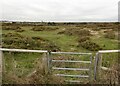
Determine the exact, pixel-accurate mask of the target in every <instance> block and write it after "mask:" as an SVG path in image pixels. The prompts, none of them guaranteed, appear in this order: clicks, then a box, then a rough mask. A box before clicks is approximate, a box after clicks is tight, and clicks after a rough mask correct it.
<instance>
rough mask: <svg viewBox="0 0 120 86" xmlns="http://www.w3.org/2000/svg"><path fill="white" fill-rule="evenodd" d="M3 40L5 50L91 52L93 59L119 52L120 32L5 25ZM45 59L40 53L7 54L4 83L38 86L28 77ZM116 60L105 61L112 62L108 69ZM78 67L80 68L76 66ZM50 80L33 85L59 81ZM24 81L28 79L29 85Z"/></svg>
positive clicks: (111, 26)
mask: <svg viewBox="0 0 120 86" xmlns="http://www.w3.org/2000/svg"><path fill="white" fill-rule="evenodd" d="M40 24H41V23H40ZM82 38H83V39H82ZM2 40H3V41H2V47H4V48H19V49H23V48H24V49H38V50H50V51H63V52H91V53H93V55H94V54H95V53H96V52H97V51H98V50H115V49H119V48H118V43H119V41H118V29H117V24H116V23H96V24H94V23H88V24H80V23H76V24H62V23H60V24H59V23H58V24H57V23H56V24H55V25H48V24H47V23H45V25H44V24H43V25H35V24H33V25H27V24H17V23H12V24H10V23H3V24H2ZM42 56H43V55H42V54H38V53H10V52H9V53H8V52H4V57H5V58H4V62H5V63H4V69H5V71H4V72H5V73H4V74H3V75H4V76H3V83H29V82H30V83H34V82H31V80H28V78H26V77H27V76H28V75H29V74H30V73H31V72H32V71H34V70H35V69H36V65H37V64H38V63H39V59H41V57H42ZM116 56H117V54H116V55H113V57H116ZM88 59H89V58H87V60H88ZM116 59H117V58H111V59H110V58H106V59H104V61H106V60H107V61H108V62H107V63H106V62H104V65H109V64H110V63H114V62H115V61H116ZM82 60H85V58H82ZM93 61H94V58H93ZM108 63H109V64H108ZM15 64H16V65H15ZM40 65H41V64H40ZM64 65H71V64H64ZM77 65H78V64H76V66H77ZM92 65H94V64H92ZM71 66H72V65H71ZM78 66H79V65H78ZM92 68H93V67H92ZM38 70H39V69H38ZM64 73H66V71H64ZM68 73H71V72H68ZM12 74H13V76H12ZM78 74H79V72H78ZM40 76H41V78H40V77H39V78H35V79H43V77H45V75H44V74H43V75H40ZM34 77H37V76H34ZM46 77H47V78H46V79H45V80H44V81H39V80H38V81H37V80H33V81H36V82H35V83H45V82H46V83H54V82H55V81H56V80H55V79H56V77H55V79H53V80H51V81H49V79H48V76H47V75H46ZM49 77H53V76H49ZM22 79H25V80H26V82H25V81H24V80H22ZM32 79H33V78H32ZM59 79H60V81H61V82H60V83H63V82H62V80H61V78H59ZM59 79H58V81H59ZM17 80H18V81H17ZM46 80H47V81H46ZM87 83H88V82H87Z"/></svg>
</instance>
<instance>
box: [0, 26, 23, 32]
mask: <svg viewBox="0 0 120 86" xmlns="http://www.w3.org/2000/svg"><path fill="white" fill-rule="evenodd" d="M2 30H15V31H16V32H23V31H24V30H23V29H22V28H20V27H18V26H2Z"/></svg>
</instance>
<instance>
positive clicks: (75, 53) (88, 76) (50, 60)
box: [49, 52, 92, 82]
mask: <svg viewBox="0 0 120 86" xmlns="http://www.w3.org/2000/svg"><path fill="white" fill-rule="evenodd" d="M52 54H69V55H90V61H78V60H77V61H75V60H53V59H52ZM49 62H50V63H49V68H50V70H71V71H74V70H76V71H89V75H69V74H54V75H55V76H62V77H78V78H89V79H91V66H92V65H91V64H92V53H78V52H51V53H50V59H49ZM54 62H61V63H63V62H64V63H84V64H90V65H89V68H66V67H64V68H60V67H53V65H52V63H54ZM66 81H67V82H80V81H78V80H66Z"/></svg>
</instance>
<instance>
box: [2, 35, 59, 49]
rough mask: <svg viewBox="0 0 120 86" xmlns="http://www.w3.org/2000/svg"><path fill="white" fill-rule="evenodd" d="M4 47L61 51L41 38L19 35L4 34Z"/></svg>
mask: <svg viewBox="0 0 120 86" xmlns="http://www.w3.org/2000/svg"><path fill="white" fill-rule="evenodd" d="M2 47H4V48H18V49H39V50H41V49H44V50H51V51H60V49H59V47H58V46H56V45H55V44H54V43H52V42H51V41H48V40H46V39H43V38H41V37H26V36H22V35H20V34H18V33H8V34H3V39H2Z"/></svg>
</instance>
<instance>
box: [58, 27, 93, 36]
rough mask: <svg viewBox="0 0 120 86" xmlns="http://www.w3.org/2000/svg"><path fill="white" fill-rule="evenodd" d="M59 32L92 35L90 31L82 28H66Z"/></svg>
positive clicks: (70, 34)
mask: <svg viewBox="0 0 120 86" xmlns="http://www.w3.org/2000/svg"><path fill="white" fill-rule="evenodd" d="M58 34H66V35H69V36H72V35H77V36H90V35H91V34H90V31H89V30H86V29H81V28H70V29H65V30H64V31H61V32H58Z"/></svg>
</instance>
